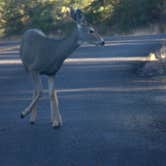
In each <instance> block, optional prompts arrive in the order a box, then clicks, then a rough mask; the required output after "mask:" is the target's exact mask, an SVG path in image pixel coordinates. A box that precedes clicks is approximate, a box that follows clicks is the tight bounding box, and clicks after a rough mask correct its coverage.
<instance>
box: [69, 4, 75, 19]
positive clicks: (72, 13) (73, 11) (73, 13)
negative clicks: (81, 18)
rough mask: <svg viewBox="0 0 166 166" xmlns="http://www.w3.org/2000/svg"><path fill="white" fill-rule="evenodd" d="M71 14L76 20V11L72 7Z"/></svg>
mask: <svg viewBox="0 0 166 166" xmlns="http://www.w3.org/2000/svg"><path fill="white" fill-rule="evenodd" d="M70 16H71V18H72V19H73V20H75V21H76V11H75V10H74V9H73V8H72V7H71V8H70Z"/></svg>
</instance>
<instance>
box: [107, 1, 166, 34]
mask: <svg viewBox="0 0 166 166" xmlns="http://www.w3.org/2000/svg"><path fill="white" fill-rule="evenodd" d="M163 4H164V0H139V1H133V0H119V2H118V4H117V5H116V6H115V8H114V13H113V15H112V17H111V18H110V22H111V24H112V25H117V26H118V27H119V29H121V30H123V31H128V30H129V29H130V28H137V27H140V26H145V25H147V24H150V23H154V22H157V21H159V20H160V17H161V13H162V10H163V9H162V6H163Z"/></svg>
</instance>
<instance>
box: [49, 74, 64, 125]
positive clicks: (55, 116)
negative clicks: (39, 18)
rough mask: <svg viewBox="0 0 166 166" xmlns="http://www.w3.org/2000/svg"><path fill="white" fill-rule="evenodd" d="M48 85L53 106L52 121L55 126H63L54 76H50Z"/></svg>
mask: <svg viewBox="0 0 166 166" xmlns="http://www.w3.org/2000/svg"><path fill="white" fill-rule="evenodd" d="M48 87H49V96H50V106H51V122H52V126H53V127H54V128H56V127H60V126H62V117H61V114H60V112H59V106H58V97H57V94H56V90H55V88H54V77H53V76H49V77H48Z"/></svg>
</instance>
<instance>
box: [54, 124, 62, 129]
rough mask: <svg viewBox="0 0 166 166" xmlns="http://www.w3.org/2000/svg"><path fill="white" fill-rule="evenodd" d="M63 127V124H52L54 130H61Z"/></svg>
mask: <svg viewBox="0 0 166 166" xmlns="http://www.w3.org/2000/svg"><path fill="white" fill-rule="evenodd" d="M61 126H62V125H61V123H53V124H52V127H53V129H59V128H60V127H61Z"/></svg>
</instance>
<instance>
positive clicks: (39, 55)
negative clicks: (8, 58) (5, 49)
mask: <svg viewBox="0 0 166 166" xmlns="http://www.w3.org/2000/svg"><path fill="white" fill-rule="evenodd" d="M56 47H58V41H57V42H56V41H54V40H53V39H49V38H48V37H47V36H46V35H45V34H44V33H43V32H42V31H40V30H37V29H31V30H28V31H26V32H25V33H24V35H23V39H22V42H21V49H20V58H21V60H22V62H23V64H24V65H25V67H26V68H27V69H28V70H30V71H38V72H39V73H41V74H49V73H53V72H55V71H53V70H56V69H55V67H54V69H53V68H51V67H50V65H51V64H52V63H53V61H56V60H55V59H53V58H52V57H53V56H52V55H53V54H54V55H55V54H56ZM54 57H56V56H54Z"/></svg>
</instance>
